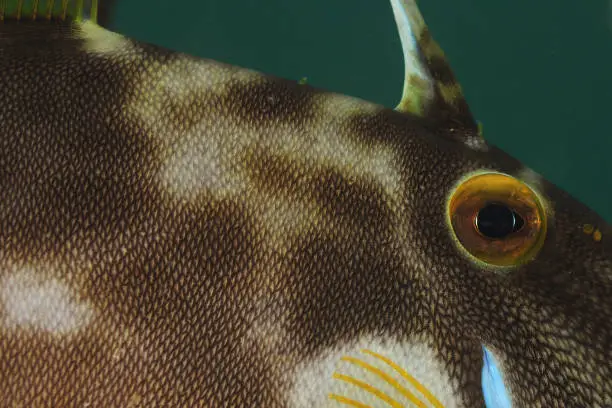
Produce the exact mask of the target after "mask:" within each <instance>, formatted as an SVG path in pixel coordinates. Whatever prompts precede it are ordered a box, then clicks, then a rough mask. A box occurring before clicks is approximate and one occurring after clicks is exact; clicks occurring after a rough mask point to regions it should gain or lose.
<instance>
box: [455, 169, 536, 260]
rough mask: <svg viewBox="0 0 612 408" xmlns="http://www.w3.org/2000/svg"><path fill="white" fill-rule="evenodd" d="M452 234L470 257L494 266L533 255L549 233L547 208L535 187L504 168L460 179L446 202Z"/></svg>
mask: <svg viewBox="0 0 612 408" xmlns="http://www.w3.org/2000/svg"><path fill="white" fill-rule="evenodd" d="M447 212H448V214H447V215H448V221H449V224H450V227H451V230H452V234H453V236H454V238H455V239H456V241H458V244H459V246H460V247H461V248H463V249H464V250H465V251H466V252H467V253H468V254H469V255H470V256H471V257H473V258H476V260H478V261H481V262H484V263H486V264H490V265H494V266H515V265H519V264H522V263H525V262H528V261H530V260H532V259H533V258H534V257H535V256H536V255H537V253H538V252H539V250H540V248H541V247H542V244H543V243H544V239H545V237H546V212H545V210H544V206H543V204H542V201H541V200H540V198H539V197H538V195H537V194H536V192H535V191H533V190H532V189H531V188H529V186H527V185H526V184H525V183H523V182H521V181H520V180H518V179H516V178H514V177H512V176H509V175H507V174H502V173H480V174H476V175H473V176H471V177H468V178H467V179H465V180H463V181H462V182H460V183H459V185H458V186H457V187H456V188H455V189H454V191H453V192H452V193H451V195H450V198H449V200H448V206H447Z"/></svg>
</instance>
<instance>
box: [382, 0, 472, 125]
mask: <svg viewBox="0 0 612 408" xmlns="http://www.w3.org/2000/svg"><path fill="white" fill-rule="evenodd" d="M391 6H392V7H393V14H394V16H395V21H396V23H397V27H398V31H399V36H400V40H401V43H402V49H403V53H404V63H405V77H404V90H403V94H402V99H401V101H400V103H399V104H398V105H397V107H396V108H395V109H396V110H398V111H401V112H407V113H411V114H414V115H418V116H422V117H427V118H431V119H433V120H434V121H436V123H437V124H439V126H440V127H443V128H447V129H449V130H451V131H453V132H455V131H461V130H463V131H465V132H463V133H464V134H465V133H467V134H469V135H470V136H469V137H473V136H478V135H479V128H478V125H477V123H476V121H475V120H474V118H473V116H472V114H471V112H470V109H469V107H468V104H467V102H466V100H465V97H464V95H463V91H462V90H461V86H460V85H459V83H458V82H457V81H456V79H455V76H454V75H453V73H452V70H451V68H450V66H449V64H448V61H447V60H446V58H445V56H444V52H443V51H442V49H441V48H440V46H439V45H438V44H437V43H436V42H435V41H434V40H433V38H432V37H431V34H430V32H429V30H428V28H427V25H426V24H425V22H424V21H423V17H422V16H421V13H420V11H419V9H418V7H417V4H416V1H415V0H391Z"/></svg>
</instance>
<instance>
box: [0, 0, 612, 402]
mask: <svg viewBox="0 0 612 408" xmlns="http://www.w3.org/2000/svg"><path fill="white" fill-rule="evenodd" d="M209 1H213V0H209ZM391 6H392V10H393V13H394V16H395V20H396V22H397V26H398V31H399V35H400V38H401V41H402V46H403V53H404V59H405V62H406V78H405V84H404V89H403V94H402V98H401V101H400V102H399V104H398V105H397V107H396V108H395V109H387V108H385V107H381V106H378V105H374V104H372V103H369V102H366V101H362V100H358V99H355V98H351V97H348V96H343V95H338V94H334V93H329V92H325V91H323V90H319V89H315V88H312V87H310V86H309V85H305V84H302V83H299V82H295V81H289V80H283V79H278V78H275V77H271V76H266V75H263V74H260V73H257V72H253V71H249V70H246V69H242V68H238V67H233V66H229V65H225V64H222V63H218V62H214V61H209V60H203V59H198V58H194V57H191V56H189V55H185V54H181V53H178V52H174V51H170V50H166V49H162V48H160V47H157V46H153V45H150V44H146V43H142V42H138V41H134V40H132V39H129V38H126V37H124V36H122V35H119V34H116V33H113V32H111V31H108V30H107V29H105V28H103V27H102V26H100V25H98V24H97V23H96V18H97V13H98V9H97V2H96V1H90V2H84V1H80V0H79V1H76V0H70V1H62V2H60V1H56V2H53V1H48V0H47V1H46V0H40V1H28V0H22V1H11V0H5V1H3V2H0V19H1V20H2V23H1V24H0V73H1V74H0V406H2V407H151V406H164V407H192V406H202V407H220V406H231V407H324V406H332V407H333V406H337V407H342V406H348V407H412V406H417V407H447V408H449V407H482V406H488V407H510V406H513V407H560V406H563V407H603V406H606V405H607V406H610V404H612V366H611V364H610V361H612V352H611V346H610V345H611V339H612V283H611V276H612V275H611V260H612V248H611V244H610V242H612V241H611V240H610V236H611V232H612V231H611V229H610V226H609V225H608V224H606V223H605V222H604V221H603V219H602V218H600V217H599V216H598V215H597V214H595V213H594V212H592V211H591V210H590V209H588V208H587V207H586V206H584V205H582V204H580V203H579V202H578V201H577V200H575V199H574V198H572V197H571V196H569V195H568V194H566V193H565V192H563V191H561V190H560V189H559V188H557V187H555V186H554V185H553V184H551V183H550V182H548V181H546V180H545V179H543V178H542V177H541V176H539V175H538V174H536V173H535V172H533V171H531V170H529V169H527V168H525V166H523V165H522V164H521V163H520V162H519V161H517V160H515V159H513V158H512V157H510V156H509V155H507V154H506V153H504V152H502V151H501V150H499V149H497V148H496V147H494V146H492V145H490V144H488V143H487V142H486V141H485V140H484V139H483V137H482V135H481V131H480V127H479V126H478V124H477V122H476V121H475V120H474V118H473V117H472V115H471V113H470V110H469V108H468V105H467V103H466V101H465V98H464V97H463V94H462V91H461V88H460V86H459V85H458V84H457V82H456V80H455V78H454V76H453V74H452V72H451V70H450V67H449V65H448V63H447V61H446V59H445V58H444V54H443V53H442V51H441V49H440V48H439V46H438V45H437V44H436V42H435V41H434V40H433V39H432V36H431V34H430V32H429V30H428V29H427V27H426V25H425V23H424V22H423V19H422V17H421V14H420V13H419V11H418V9H417V6H416V3H415V2H414V0H391ZM510 119H511V120H515V119H516V118H514V117H512V115H510Z"/></svg>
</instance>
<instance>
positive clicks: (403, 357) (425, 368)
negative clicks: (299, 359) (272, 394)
mask: <svg viewBox="0 0 612 408" xmlns="http://www.w3.org/2000/svg"><path fill="white" fill-rule="evenodd" d="M363 349H367V350H371V351H373V352H375V353H378V354H380V355H382V356H385V357H387V358H389V359H390V360H392V361H393V362H394V363H395V364H397V365H399V366H400V367H401V368H402V369H404V370H405V371H407V372H408V373H409V374H410V375H412V376H413V377H414V378H416V379H417V380H418V381H419V382H420V383H421V384H422V385H423V386H425V387H426V388H427V389H428V390H429V391H430V392H431V393H432V394H433V395H434V396H435V397H436V398H437V399H438V400H439V401H440V402H441V403H442V405H444V406H445V407H447V408H452V407H459V406H461V401H460V398H459V396H458V395H457V392H456V389H457V388H456V384H453V383H452V381H451V379H450V376H449V375H448V373H447V372H446V371H445V370H444V365H443V363H442V362H441V361H439V360H438V359H437V357H436V354H435V353H434V351H433V350H432V349H431V348H430V347H428V346H427V345H426V344H425V343H424V342H408V341H407V342H396V341H386V340H383V339H376V338H364V339H361V340H359V341H358V342H355V343H354V344H350V345H348V344H347V345H343V346H340V347H337V348H336V349H334V350H329V351H327V352H325V353H323V354H322V355H320V356H318V357H317V358H314V359H311V360H309V361H306V362H305V363H304V364H303V365H302V366H299V367H297V369H296V371H295V379H294V382H293V385H292V388H291V391H290V394H289V395H288V400H289V405H290V406H292V407H323V406H341V405H342V404H339V403H338V404H336V405H334V401H332V400H330V398H329V395H330V394H336V395H340V396H343V397H346V398H350V399H352V400H356V401H358V402H360V403H362V404H366V405H369V406H372V407H378V406H387V405H386V403H385V402H383V400H381V399H380V398H378V397H377V396H375V395H374V394H372V393H370V392H368V391H366V390H364V389H362V388H360V387H358V386H355V385H354V384H349V383H347V382H345V381H342V380H339V379H335V378H334V377H333V376H334V373H338V374H341V375H346V376H350V377H353V378H355V379H356V380H359V381H362V382H364V383H367V384H369V385H370V386H373V387H375V388H377V389H379V390H380V391H382V392H384V393H385V394H386V395H387V396H388V397H390V398H392V399H394V400H395V401H397V402H399V403H400V404H402V406H413V405H412V404H411V403H410V401H409V400H408V399H407V398H406V396H405V395H402V393H400V392H399V391H398V390H397V388H395V387H394V386H392V385H391V384H389V383H388V382H387V381H385V380H383V379H382V378H381V377H380V376H379V375H377V374H375V373H372V372H370V371H368V370H365V369H364V368H363V367H359V366H358V365H355V364H351V363H349V362H347V361H343V360H341V359H342V358H343V357H354V358H357V359H359V360H361V361H363V362H365V363H367V364H369V365H371V366H374V367H376V368H377V369H379V370H381V371H383V372H384V373H385V374H387V375H388V376H390V377H391V378H393V379H394V380H395V381H397V383H399V384H400V385H401V387H403V388H404V389H407V390H409V391H410V392H411V393H413V394H415V395H417V396H418V397H419V399H420V400H421V401H423V402H425V403H426V404H427V406H429V405H430V404H429V403H427V400H426V399H425V397H424V396H423V395H422V394H420V392H419V391H417V390H416V389H415V388H414V387H413V386H412V385H411V384H410V383H409V382H408V381H406V380H405V379H403V378H402V376H401V375H400V374H399V373H398V372H397V371H395V370H394V369H393V368H391V367H390V366H389V365H387V364H386V363H385V362H383V361H381V360H379V359H377V358H375V357H373V356H371V355H368V354H365V353H363V352H362V350H363Z"/></svg>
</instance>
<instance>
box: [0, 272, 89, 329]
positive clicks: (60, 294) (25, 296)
mask: <svg viewBox="0 0 612 408" xmlns="http://www.w3.org/2000/svg"><path fill="white" fill-rule="evenodd" d="M0 282H1V283H0V301H1V304H2V309H3V310H2V317H3V326H4V327H5V328H6V329H35V330H42V331H46V332H49V333H51V334H56V335H64V334H69V333H71V332H74V331H77V330H79V329H81V328H83V327H85V326H87V325H88V324H89V323H90V322H91V321H92V318H93V315H94V313H93V310H92V308H91V306H90V305H89V304H87V303H85V302H82V301H80V300H78V299H77V297H76V296H75V294H74V293H73V291H72V290H71V288H70V287H68V286H67V285H65V284H64V283H62V282H60V281H59V280H58V279H56V278H51V277H46V276H44V275H43V274H39V273H37V271H36V270H34V269H21V270H16V271H11V272H9V273H7V274H6V275H4V276H3V277H2V280H1V281H0Z"/></svg>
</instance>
